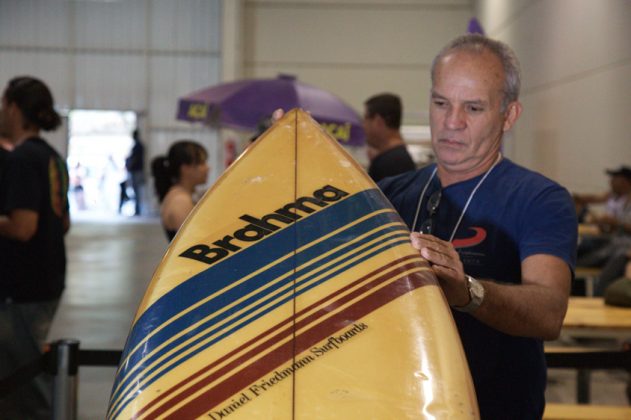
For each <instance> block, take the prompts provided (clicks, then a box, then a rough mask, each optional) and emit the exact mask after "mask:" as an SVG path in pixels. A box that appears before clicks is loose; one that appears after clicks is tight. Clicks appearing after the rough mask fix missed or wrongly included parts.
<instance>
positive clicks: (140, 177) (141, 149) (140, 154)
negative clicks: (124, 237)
mask: <svg viewBox="0 0 631 420" xmlns="http://www.w3.org/2000/svg"><path fill="white" fill-rule="evenodd" d="M132 138H133V139H134V145H133V146H132V148H131V153H130V154H129V156H127V158H126V159H125V168H126V169H127V172H128V174H129V177H128V179H127V180H128V181H129V182H131V189H132V191H133V192H134V203H135V212H134V216H140V215H141V214H142V187H143V184H144V183H145V173H144V170H145V146H144V145H143V144H142V142H141V141H140V131H138V129H135V130H134V132H133V133H132ZM123 188H126V185H123V183H121V198H120V203H119V212H120V208H121V207H122V205H123V203H124V197H123V191H122V189H123Z"/></svg>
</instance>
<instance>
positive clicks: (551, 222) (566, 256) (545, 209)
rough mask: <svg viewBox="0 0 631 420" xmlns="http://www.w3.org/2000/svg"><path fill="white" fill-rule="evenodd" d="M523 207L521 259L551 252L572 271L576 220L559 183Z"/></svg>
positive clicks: (570, 201)
mask: <svg viewBox="0 0 631 420" xmlns="http://www.w3.org/2000/svg"><path fill="white" fill-rule="evenodd" d="M523 210H524V214H525V217H524V223H523V225H522V226H520V228H521V230H522V235H521V236H522V240H521V241H520V250H519V251H520V258H521V260H522V261H523V260H524V259H525V258H527V257H529V256H531V255H535V254H548V255H554V256H556V257H559V258H561V259H562V260H563V261H565V262H566V263H567V264H568V265H569V266H570V268H571V269H572V270H574V267H575V265H576V246H577V243H578V222H577V218H576V210H575V208H574V204H573V202H572V197H571V196H570V194H569V192H568V191H567V190H566V189H565V188H562V187H560V186H550V187H547V188H545V189H544V190H543V191H542V192H541V193H540V194H538V195H537V196H536V197H535V198H534V200H532V201H531V202H530V203H529V205H528V206H526V207H525V208H524V209H523Z"/></svg>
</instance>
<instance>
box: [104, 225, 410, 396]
mask: <svg viewBox="0 0 631 420" xmlns="http://www.w3.org/2000/svg"><path fill="white" fill-rule="evenodd" d="M397 221H398V218H397V216H396V215H395V214H394V213H380V214H377V215H374V216H372V217H369V218H368V219H367V220H364V221H362V222H360V223H358V224H356V225H355V226H353V227H351V228H348V229H346V230H343V231H341V232H338V233H337V234H335V235H332V236H331V237H329V238H327V239H326V240H325V241H322V242H321V243H318V244H316V245H314V246H311V247H306V249H304V250H303V251H302V252H301V253H299V254H298V258H299V259H300V260H304V261H311V260H313V259H314V258H317V257H318V256H319V255H321V254H323V253H325V252H327V251H329V250H330V249H332V248H335V247H338V246H339V245H340V244H344V243H347V242H348V241H349V240H350V239H353V238H356V237H358V236H360V235H362V234H364V233H365V232H368V231H371V230H374V229H378V228H379V226H383V225H385V224H388V223H392V222H397ZM397 230H398V231H400V232H402V235H403V237H406V238H407V229H406V228H405V226H404V225H402V224H398V225H394V226H389V227H386V228H383V229H380V231H377V232H373V233H372V234H370V235H367V237H365V238H362V240H360V241H355V242H353V243H352V244H351V245H349V248H348V249H344V248H342V249H340V250H337V251H336V252H335V253H332V254H330V255H329V256H327V257H325V258H321V259H320V260H319V261H317V262H316V263H315V264H312V265H311V266H310V265H308V264H307V265H306V266H305V267H303V268H302V269H301V270H300V271H298V272H297V273H296V276H297V277H300V276H305V275H306V274H308V272H309V271H311V270H313V269H314V268H315V269H317V268H318V267H319V266H321V265H324V264H326V263H327V262H328V261H330V260H332V259H334V258H338V257H340V256H341V255H343V254H344V253H347V252H348V251H349V249H350V250H352V249H354V248H358V247H360V246H361V245H362V244H364V243H367V242H369V241H370V240H374V239H376V238H378V237H379V236H380V235H384V234H387V233H388V232H391V231H397ZM348 258H350V257H347V259H348ZM298 265H299V266H300V265H301V264H298ZM293 269H294V264H293V261H292V260H291V259H289V260H286V261H283V262H281V263H280V264H277V265H276V266H274V267H271V268H270V269H268V270H266V271H264V272H262V273H259V275H257V276H255V277H253V278H252V279H250V280H248V282H247V284H242V285H240V286H239V287H238V288H232V289H231V290H228V291H226V292H225V293H223V294H222V295H221V296H220V297H218V298H215V299H214V300H210V301H209V302H206V303H205V304H204V305H201V306H200V307H198V308H195V309H194V310H192V311H191V312H190V313H187V314H185V315H184V316H183V317H182V318H181V319H178V320H177V321H174V322H173V323H171V324H169V325H167V326H165V328H163V330H160V331H158V332H157V333H156V334H154V336H152V337H150V338H149V339H148V342H147V343H144V344H143V346H142V348H143V349H146V348H150V349H155V348H157V347H158V346H160V344H162V343H163V342H164V341H166V340H168V339H170V338H171V337H172V336H173V335H175V334H177V333H178V332H180V331H181V330H182V329H184V328H187V327H189V326H190V325H192V324H193V323H194V322H195V321H199V320H200V319H203V318H205V317H206V316H208V315H209V314H212V313H213V312H215V311H217V310H219V309H221V308H224V307H226V306H228V305H229V304H230V303H232V302H234V301H236V300H238V299H240V298H242V296H243V295H245V294H248V293H250V292H251V291H253V290H256V289H258V288H261V287H264V285H265V284H267V283H269V282H270V281H272V280H274V279H277V278H280V277H282V276H283V275H285V274H287V272H290V273H291V271H292V270H293ZM206 274H207V275H209V276H211V275H213V274H214V273H212V270H208V272H207V273H206ZM316 274H318V273H316ZM293 279H294V277H289V278H286V279H284V281H283V282H277V284H274V285H271V286H270V287H269V288H267V289H265V290H264V291H263V292H259V294H258V295H257V296H255V297H251V298H250V299H249V300H247V301H245V302H241V304H240V306H237V307H234V308H232V309H231V310H229V311H226V312H224V313H222V314H220V316H218V317H215V318H213V319H212V320H211V321H209V322H207V323H206V324H210V323H218V322H221V321H222V320H223V319H224V318H226V317H228V316H230V315H232V314H233V313H234V312H236V311H239V310H242V308H244V307H246V306H247V305H249V304H250V303H251V302H253V301H256V300H260V299H261V298H262V297H264V296H265V294H269V293H270V292H273V291H275V290H276V289H278V288H280V287H282V286H284V285H286V284H287V283H291V282H293ZM248 314H249V313H246V314H241V316H242V317H243V316H246V315H248ZM236 321H238V319H237V320H232V321H231V322H233V323H234V322H236ZM205 327H206V326H205V325H204V328H205ZM222 328H226V326H223V327H222ZM198 331H199V327H197V328H196V329H195V330H194V331H193V332H190V333H187V335H185V336H183V337H179V338H178V339H177V341H175V342H174V343H170V344H169V346H168V347H166V348H164V349H161V350H160V353H159V354H158V355H157V356H154V355H152V356H151V357H150V358H147V359H145V360H143V364H142V365H141V366H138V367H139V368H144V367H145V366H147V365H149V364H151V362H152V361H153V359H154V357H160V356H161V355H162V354H163V353H165V352H167V351H169V350H171V348H173V347H174V346H176V345H178V344H180V343H181V342H182V341H184V340H186V339H188V338H189V337H190V336H193V335H195V334H197V333H198ZM142 356H143V354H138V353H137V354H135V355H132V357H131V358H130V360H129V363H127V364H126V366H125V369H122V370H121V372H119V375H118V378H117V379H118V381H117V384H118V383H119V382H120V381H121V380H122V383H121V387H119V389H117V391H116V395H118V393H119V391H123V389H124V387H125V386H126V384H127V383H129V381H130V380H131V378H126V379H123V378H124V375H123V373H124V372H123V370H124V371H125V372H128V371H130V370H132V369H134V367H133V366H135V365H136V363H137V362H138V361H139V360H138V359H139V358H141V357H142ZM162 363H164V361H162ZM134 378H135V376H134ZM134 380H135V379H134ZM115 389H116V388H115ZM113 397H114V396H113Z"/></svg>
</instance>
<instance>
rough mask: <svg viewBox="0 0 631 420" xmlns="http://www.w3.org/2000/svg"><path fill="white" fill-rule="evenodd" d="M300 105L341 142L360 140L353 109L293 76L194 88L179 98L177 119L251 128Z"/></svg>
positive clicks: (358, 142) (354, 143)
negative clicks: (196, 89)
mask: <svg viewBox="0 0 631 420" xmlns="http://www.w3.org/2000/svg"><path fill="white" fill-rule="evenodd" d="M278 108H282V109H284V110H285V111H289V110H290V109H292V108H302V109H304V110H306V111H308V112H310V113H311V116H312V117H313V118H314V119H315V120H316V121H318V122H319V123H320V124H321V125H322V126H323V127H324V128H325V129H326V130H327V131H328V132H329V133H330V134H332V135H333V137H335V138H336V139H338V140H339V141H340V142H341V143H342V144H345V145H352V146H360V145H362V144H363V143H364V130H363V129H362V121H361V118H360V117H359V115H358V114H357V112H355V110H354V109H353V108H351V107H350V106H348V105H347V104H346V103H344V101H342V100H341V99H340V98H338V97H337V96H335V95H333V94H332V93H329V92H327V91H324V90H322V89H319V88H316V87H314V86H311V85H308V84H306V83H302V82H299V81H298V80H296V78H295V77H293V76H288V75H279V76H278V78H276V79H246V80H239V81H236V82H231V83H223V84H220V85H216V86H211V87H209V88H206V89H202V90H198V91H196V92H193V93H191V94H189V95H186V96H185V97H183V98H180V99H179V103H178V112H177V119H178V120H184V121H191V122H203V123H205V124H209V125H215V126H225V127H230V128H236V129H244V130H255V129H256V128H257V126H258V125H259V124H260V123H261V121H263V120H264V119H265V118H269V117H270V116H271V115H272V112H274V111H275V110H276V109H278Z"/></svg>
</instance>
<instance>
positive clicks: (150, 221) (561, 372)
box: [49, 214, 628, 420]
mask: <svg viewBox="0 0 631 420" xmlns="http://www.w3.org/2000/svg"><path fill="white" fill-rule="evenodd" d="M66 246H67V250H68V276H67V287H66V291H65V292H64V295H63V298H62V302H61V305H60V307H59V310H58V312H57V315H56V317H55V320H54V322H53V326H52V328H51V331H50V334H49V339H50V340H56V339H60V338H73V339H77V340H79V341H80V348H81V349H89V350H114V349H115V350H121V349H122V348H123V345H124V343H125V340H126V338H127V333H128V330H129V326H130V323H131V320H132V318H133V316H134V313H135V311H136V307H137V305H138V303H139V302H140V300H141V299H142V296H143V294H144V290H145V288H146V286H147V285H148V283H149V281H150V280H151V276H152V273H153V271H154V270H155V268H156V267H157V265H158V263H159V261H160V259H161V258H162V255H163V254H164V252H165V251H166V248H167V240H166V238H165V236H164V233H163V231H162V228H161V227H160V224H159V221H158V219H156V218H148V217H140V218H138V217H112V216H107V215H99V214H92V215H83V216H82V217H81V219H78V220H75V221H74V223H73V227H72V230H71V231H70V233H69V235H68V237H67V243H66ZM115 371H116V368H114V367H112V368H102V367H98V368H96V367H86V366H82V367H81V368H80V369H79V402H78V418H79V419H81V420H92V419H103V418H104V415H105V412H106V410H107V402H108V398H109V393H110V390H111V386H112V382H113V379H114V374H115ZM549 378H550V381H549V386H548V390H547V400H548V401H550V402H564V403H575V402H576V393H575V391H576V371H574V370H571V369H551V370H550V371H549ZM627 378H628V374H627V373H625V372H621V371H594V372H593V373H592V382H591V384H592V392H591V398H592V402H593V403H594V404H609V405H626V404H628V402H627V399H626V395H625V386H626V380H627Z"/></svg>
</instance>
